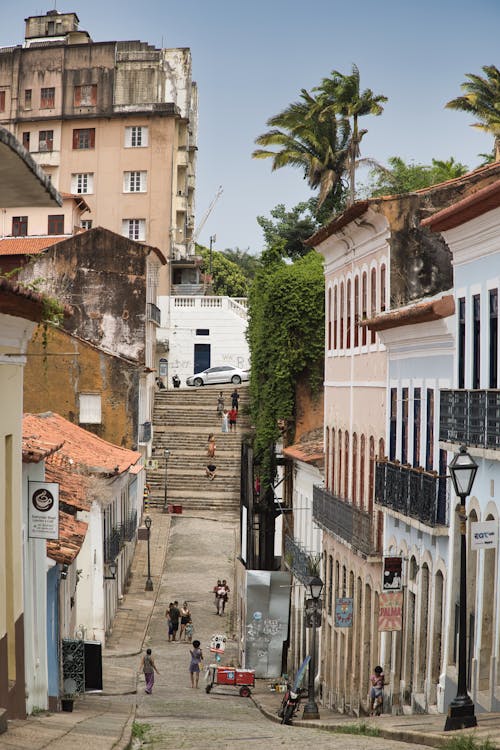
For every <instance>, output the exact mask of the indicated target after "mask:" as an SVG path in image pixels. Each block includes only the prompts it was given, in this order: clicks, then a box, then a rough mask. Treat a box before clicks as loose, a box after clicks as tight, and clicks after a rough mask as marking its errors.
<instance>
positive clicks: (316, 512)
mask: <svg viewBox="0 0 500 750" xmlns="http://www.w3.org/2000/svg"><path fill="white" fill-rule="evenodd" d="M313 519H314V520H315V521H316V523H317V524H318V526H321V527H322V528H323V529H325V530H326V531H331V532H333V533H334V534H336V535H337V536H339V537H340V538H341V539H343V540H344V541H345V542H347V544H350V545H351V547H353V548H354V549H355V550H358V551H359V552H361V553H362V554H363V555H366V556H367V557H368V556H374V555H379V554H380V550H379V549H377V545H376V542H375V541H374V539H375V527H374V523H373V519H372V516H371V514H370V513H367V512H366V511H364V510H361V508H358V507H356V506H355V505H351V503H348V502H346V501H345V500H341V499H340V498H339V497H337V496H336V495H333V494H332V493H331V492H330V491H329V490H326V489H324V488H323V487H317V486H315V487H314V488H313Z"/></svg>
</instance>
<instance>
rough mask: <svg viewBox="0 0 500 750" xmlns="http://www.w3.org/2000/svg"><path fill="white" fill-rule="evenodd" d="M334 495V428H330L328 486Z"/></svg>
mask: <svg viewBox="0 0 500 750" xmlns="http://www.w3.org/2000/svg"><path fill="white" fill-rule="evenodd" d="M328 487H330V489H331V491H332V492H333V494H335V428H334V427H332V444H331V446H330V483H329V484H328Z"/></svg>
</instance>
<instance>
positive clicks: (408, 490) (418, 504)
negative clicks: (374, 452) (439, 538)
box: [375, 461, 448, 526]
mask: <svg viewBox="0 0 500 750" xmlns="http://www.w3.org/2000/svg"><path fill="white" fill-rule="evenodd" d="M375 502H376V503H378V504H379V505H383V506H384V507H385V508H390V509H392V510H394V511H396V512H397V513H401V514H402V515H404V516H408V517H409V518H415V519H416V520H417V521H421V522H422V523H423V524H425V525H426V526H447V525H448V520H447V513H446V510H447V489H446V477H440V476H438V475H437V474H436V473H435V472H428V471H424V470H423V469H414V468H413V467H411V466H406V465H404V466H403V465H401V464H399V463H393V462H392V461H377V467H376V471H375Z"/></svg>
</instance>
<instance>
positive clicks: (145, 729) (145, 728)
mask: <svg viewBox="0 0 500 750" xmlns="http://www.w3.org/2000/svg"><path fill="white" fill-rule="evenodd" d="M150 731H151V724H143V723H141V722H139V721H134V723H133V724H132V737H133V739H135V740H140V741H141V742H144V741H145V740H146V739H147V737H148V735H149V732H150Z"/></svg>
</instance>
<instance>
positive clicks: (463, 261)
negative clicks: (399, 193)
mask: <svg viewBox="0 0 500 750" xmlns="http://www.w3.org/2000/svg"><path fill="white" fill-rule="evenodd" d="M498 192H499V191H498V187H497V188H496V196H497V197H496V202H497V203H498V202H499V199H498ZM493 198H495V193H493ZM491 205H492V199H491V194H490V197H489V204H487V203H486V202H485V204H484V208H483V209H482V210H477V211H476V215H475V216H474V217H473V218H470V219H469V220H468V221H465V220H463V219H462V223H461V224H459V225H458V226H455V227H454V228H452V229H448V230H447V231H442V234H443V237H444V238H445V240H446V242H447V243H448V245H449V247H450V250H451V252H452V255H453V265H454V272H455V290H454V294H455V305H456V310H457V326H456V331H455V334H456V337H457V346H456V353H455V368H454V388H455V389H457V393H458V394H463V395H464V396H467V395H470V394H471V393H472V392H474V394H475V397H481V396H482V395H483V394H484V396H485V397H488V398H491V399H497V398H498V389H499V387H500V379H499V374H498V373H499V349H500V346H499V330H498V296H499V295H500V208H493V209H491ZM488 208H490V210H488ZM455 223H458V221H457V222H455ZM469 403H470V402H469ZM497 403H498V401H493V402H492V401H489V402H488V401H486V406H485V413H486V420H485V422H484V423H483V424H482V425H480V427H479V433H480V434H479V436H476V438H475V443H476V444H475V445H474V444H472V441H471V440H470V439H469V441H466V440H465V439H464V440H463V442H464V443H465V444H466V446H467V450H468V451H469V453H470V454H471V455H472V456H473V458H474V459H475V461H476V462H477V463H478V465H479V468H478V472H477V475H476V479H475V482H474V486H473V488H472V494H471V496H470V497H468V498H467V500H466V509H467V518H468V524H467V539H468V541H467V626H468V628H469V634H468V637H470V638H472V644H471V646H470V649H469V654H470V658H469V664H468V668H469V670H470V674H471V688H470V695H471V698H472V700H473V701H474V703H475V704H476V711H498V710H499V708H500V671H499V668H498V667H499V657H500V653H499V651H500V597H499V596H498V592H499V586H500V561H499V554H498V542H497V545H496V546H495V548H490V549H484V548H483V549H478V550H474V549H471V545H470V538H471V531H472V524H473V523H474V522H477V521H487V520H490V521H493V523H494V526H495V528H496V530H497V533H498V526H499V517H500V496H499V492H500V446H499V445H498V429H497V428H495V427H493V430H491V425H492V422H491V421H490V420H491V419H493V420H495V419H496V418H497V414H498V412H497V409H496V408H495V404H497ZM472 416H473V415H472ZM493 424H494V422H493ZM488 427H489V431H488ZM441 438H443V434H442V435H441ZM495 440H496V443H497V444H496V446H495ZM460 442H462V441H460ZM460 442H459V441H457V442H456V444H454V443H452V442H451V441H450V442H446V441H443V442H442V443H441V446H442V447H446V448H447V449H448V450H453V451H454V452H455V453H456V452H458V448H459V444H460ZM457 502H458V501H457ZM451 531H452V534H453V538H454V540H455V544H454V548H453V555H452V559H451V561H450V566H451V567H450V569H453V570H455V571H458V568H459V549H460V548H459V539H460V530H459V528H458V518H457V514H456V513H454V514H453V524H452V529H451ZM458 585H459V581H458V572H456V574H455V576H454V580H453V581H452V582H450V585H449V595H450V607H449V610H448V615H449V622H448V626H447V634H448V645H447V651H446V654H445V655H446V663H447V681H448V683H449V690H448V691H447V695H446V700H449V699H451V698H453V697H454V695H455V692H456V680H457V674H456V658H455V653H454V648H453V641H454V620H453V618H454V605H455V602H457V601H458V595H459V594H458Z"/></svg>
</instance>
